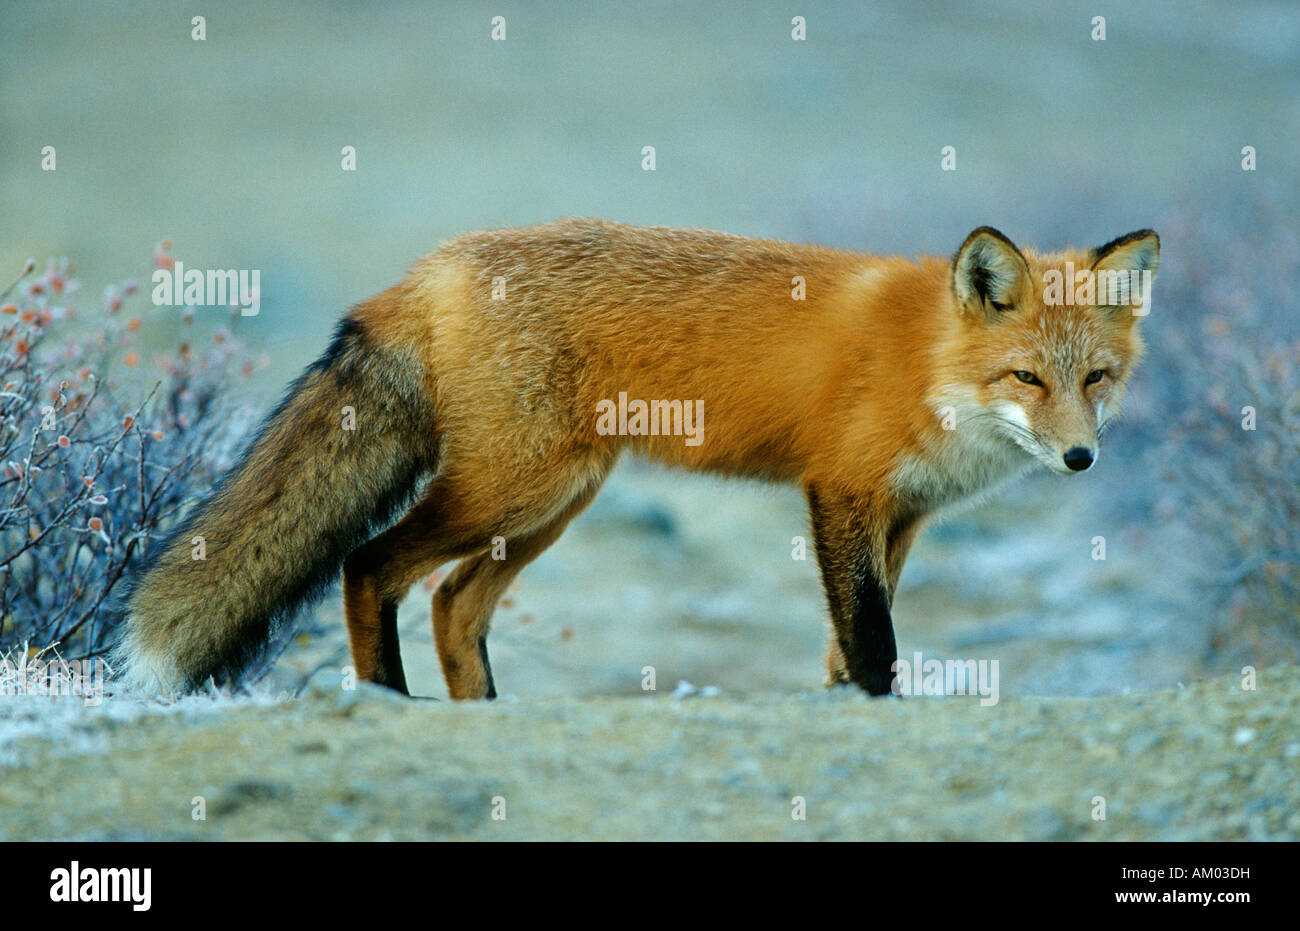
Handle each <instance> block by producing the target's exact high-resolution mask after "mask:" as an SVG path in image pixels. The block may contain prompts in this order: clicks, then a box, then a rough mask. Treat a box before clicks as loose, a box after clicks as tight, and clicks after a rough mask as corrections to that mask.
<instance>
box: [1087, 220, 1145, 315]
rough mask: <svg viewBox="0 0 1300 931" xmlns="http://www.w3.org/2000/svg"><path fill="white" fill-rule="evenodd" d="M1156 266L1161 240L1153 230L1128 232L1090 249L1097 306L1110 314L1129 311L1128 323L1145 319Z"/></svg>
mask: <svg viewBox="0 0 1300 931" xmlns="http://www.w3.org/2000/svg"><path fill="white" fill-rule="evenodd" d="M1159 264H1160V237H1159V236H1157V235H1156V234H1155V230H1138V231H1136V232H1133V233H1127V234H1126V235H1124V236H1120V237H1119V238H1118V239H1112V240H1111V241H1110V242H1108V243H1106V245H1104V246H1098V247H1097V248H1096V249H1093V250H1092V271H1093V278H1094V280H1095V281H1096V287H1097V298H1096V300H1097V307H1098V308H1099V309H1101V310H1103V311H1106V312H1109V313H1111V314H1112V315H1113V314H1116V313H1119V312H1120V311H1121V310H1130V309H1131V310H1132V313H1131V315H1126V316H1128V317H1129V319H1131V320H1132V319H1136V318H1137V317H1141V316H1145V315H1146V314H1147V312H1148V311H1147V308H1149V307H1150V301H1151V294H1150V291H1149V289H1148V285H1149V284H1150V282H1151V281H1152V279H1154V278H1155V274H1156V267H1157V266H1158V265H1159ZM1135 289H1136V290H1135Z"/></svg>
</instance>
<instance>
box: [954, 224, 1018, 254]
mask: <svg viewBox="0 0 1300 931" xmlns="http://www.w3.org/2000/svg"><path fill="white" fill-rule="evenodd" d="M981 236H992V237H993V238H994V239H1000V240H1002V242H1004V243H1006V244H1007V245H1008V246H1011V245H1014V243H1013V242H1012V241H1011V240H1010V239H1008V238H1007V236H1006V234H1005V233H1003V232H1002V230H1000V229H997V228H996V227H993V226H977V227H976V228H975V229H973V230H971V231H970V235H969V236H967V237H966V239H965V241H963V242H962V244H961V248H962V249H965V248H966V247H967V246H969V245H970V244H971V243H972V242H974V241H975V240H976V239H978V238H980V237H981ZM957 251H958V252H960V251H961V249H958V250H957Z"/></svg>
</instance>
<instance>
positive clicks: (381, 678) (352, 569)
mask: <svg viewBox="0 0 1300 931" xmlns="http://www.w3.org/2000/svg"><path fill="white" fill-rule="evenodd" d="M459 513H463V512H462V511H461V509H459V508H457V507H456V505H455V495H454V494H453V491H452V488H451V487H450V485H449V484H448V483H445V482H435V483H434V485H433V486H432V487H431V488H430V489H429V491H428V492H427V493H426V494H425V496H424V498H423V499H422V500H421V501H420V503H419V504H417V505H416V506H415V507H414V508H412V509H411V511H410V512H409V513H408V514H407V515H406V516H405V517H404V518H402V519H401V520H400V521H398V522H397V523H396V524H394V525H393V526H392V527H390V528H389V529H388V530H386V531H384V532H383V533H381V534H379V536H377V537H375V538H374V539H373V540H370V541H369V542H368V543H365V544H363V545H362V546H359V547H357V548H356V549H355V550H353V551H352V553H351V555H349V556H348V558H347V559H346V560H345V561H344V563H343V607H344V611H345V612H346V614H347V622H348V639H349V641H350V644H351V647H352V662H353V664H354V666H355V667H356V670H357V676H358V678H360V679H362V680H364V681H367V682H375V683H378V684H380V685H387V686H389V687H390V688H393V689H396V690H397V691H399V692H401V693H403V694H407V689H406V675H405V673H404V672H403V670H402V657H401V652H400V650H399V648H398V641H397V606H398V604H399V603H400V602H401V600H402V598H403V597H405V595H406V592H407V591H408V590H409V589H410V587H411V585H412V584H414V582H415V581H416V580H417V579H419V578H421V577H422V576H424V575H427V574H428V573H430V572H432V571H433V570H434V569H436V568H438V566H440V565H442V564H443V563H445V562H448V561H449V560H452V559H456V558H458V557H460V556H465V555H467V554H469V553H473V552H476V551H478V550H480V549H483V548H484V547H485V546H487V545H488V543H489V541H490V540H491V537H492V533H493V530H492V526H491V523H490V522H487V521H484V522H476V521H472V520H466V519H464V518H458V517H457V515H458V514H459Z"/></svg>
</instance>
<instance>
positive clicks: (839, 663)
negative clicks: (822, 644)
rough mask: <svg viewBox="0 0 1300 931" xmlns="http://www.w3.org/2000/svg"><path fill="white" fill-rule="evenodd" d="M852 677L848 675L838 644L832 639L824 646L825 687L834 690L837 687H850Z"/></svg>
mask: <svg viewBox="0 0 1300 931" xmlns="http://www.w3.org/2000/svg"><path fill="white" fill-rule="evenodd" d="M852 683H853V678H852V676H850V675H849V664H848V663H846V662H845V661H844V653H843V652H841V650H840V645H839V642H838V641H836V640H835V638H834V637H832V638H831V641H830V643H829V644H827V646H826V687H827V688H828V689H829V688H834V687H835V686H837V685H851V684H852Z"/></svg>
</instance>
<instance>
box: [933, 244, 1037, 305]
mask: <svg viewBox="0 0 1300 931" xmlns="http://www.w3.org/2000/svg"><path fill="white" fill-rule="evenodd" d="M1028 283H1029V263H1028V262H1026V261H1025V257H1024V256H1023V255H1021V254H1020V250H1019V249H1017V248H1016V246H1015V244H1014V243H1013V242H1012V241H1011V240H1010V239H1007V237H1005V236H1003V235H1002V234H1001V233H999V232H998V231H997V230H995V229H994V228H993V227H991V226H981V227H980V228H979V229H977V230H975V231H974V232H972V233H971V234H970V235H969V236H967V237H966V241H965V242H964V243H962V244H961V248H960V249H958V250H957V254H956V255H955V256H953V260H952V291H953V294H954V295H956V297H957V310H958V312H959V313H961V314H962V315H964V316H966V315H969V316H970V317H972V318H973V319H984V320H993V319H996V318H997V317H999V316H1001V314H1003V313H1004V312H1005V311H1008V310H1010V309H1011V308H1012V307H1014V306H1015V304H1016V303H1017V302H1018V301H1019V300H1020V298H1021V297H1022V295H1023V294H1024V289H1025V288H1026V287H1027V286H1028Z"/></svg>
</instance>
